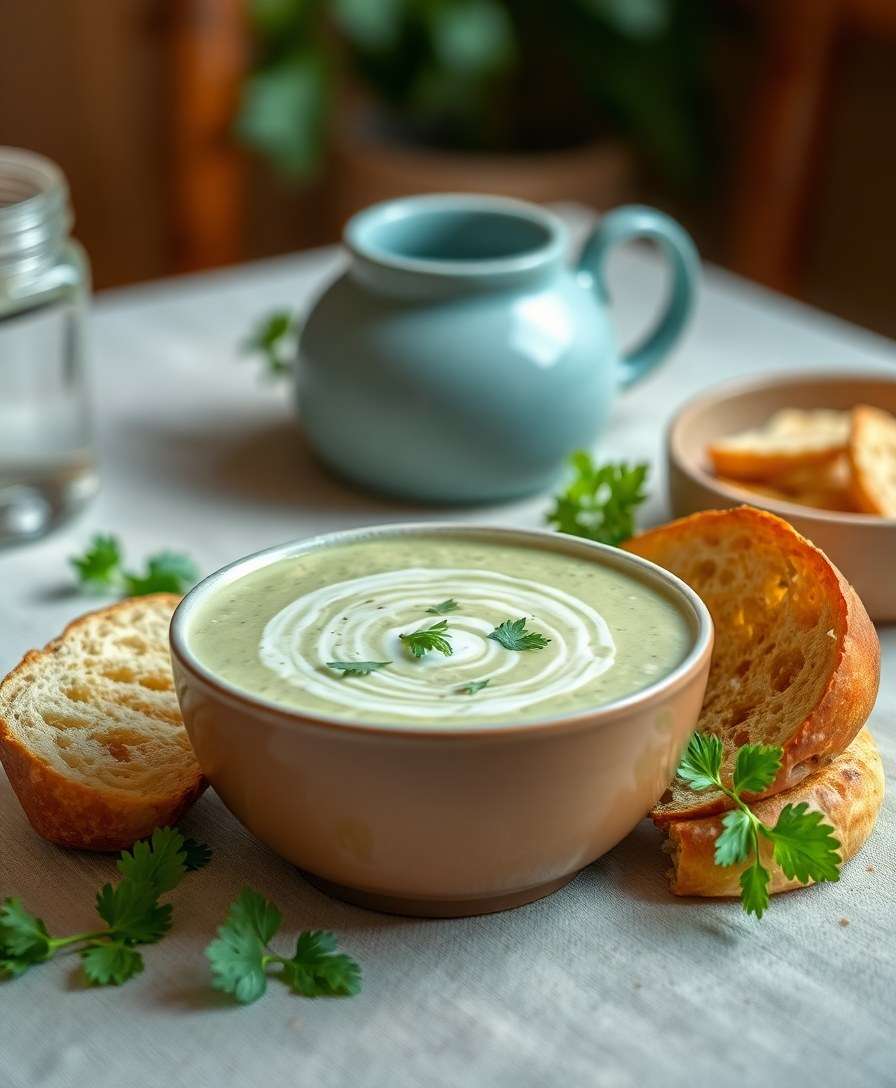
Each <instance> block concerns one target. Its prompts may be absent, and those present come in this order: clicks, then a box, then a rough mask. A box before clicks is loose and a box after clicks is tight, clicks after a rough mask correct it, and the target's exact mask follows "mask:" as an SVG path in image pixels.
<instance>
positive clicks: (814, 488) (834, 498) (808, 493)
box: [720, 454, 857, 513]
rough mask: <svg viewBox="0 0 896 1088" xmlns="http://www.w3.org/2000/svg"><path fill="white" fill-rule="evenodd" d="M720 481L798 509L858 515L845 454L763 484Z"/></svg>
mask: <svg viewBox="0 0 896 1088" xmlns="http://www.w3.org/2000/svg"><path fill="white" fill-rule="evenodd" d="M720 479H721V481H722V482H723V483H726V484H728V485H729V486H731V487H737V488H740V489H741V490H743V491H746V492H748V493H750V494H754V495H762V496H764V497H765V498H769V499H777V500H778V501H779V502H790V503H796V504H797V505H798V506H809V507H811V508H813V509H815V510H834V511H838V512H840V513H855V512H856V509H857V507H856V504H855V502H854V501H853V499H852V495H851V491H850V486H851V478H850V468H849V459H848V458H847V456H846V454H839V455H838V456H837V457H836V458H834V460H832V461H825V462H823V463H822V464H816V465H803V466H802V468H791V469H788V471H787V472H783V473H781V475H779V476H773V477H771V478H770V479H768V480H764V481H762V482H760V483H757V482H754V481H751V480H729V479H726V478H725V477H720Z"/></svg>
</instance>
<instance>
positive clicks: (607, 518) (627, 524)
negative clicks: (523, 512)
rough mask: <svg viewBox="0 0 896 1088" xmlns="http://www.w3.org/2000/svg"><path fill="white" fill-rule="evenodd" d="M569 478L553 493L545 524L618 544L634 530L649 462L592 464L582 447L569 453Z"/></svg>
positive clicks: (563, 531) (606, 542)
mask: <svg viewBox="0 0 896 1088" xmlns="http://www.w3.org/2000/svg"><path fill="white" fill-rule="evenodd" d="M570 464H571V465H572V468H573V470H574V472H575V476H574V478H573V480H572V482H571V483H570V484H569V485H568V486H567V487H566V489H565V490H564V491H562V492H561V493H560V494H559V495H557V496H556V497H555V500H554V508H553V510H551V511H550V513H549V514H548V516H547V520H548V524H550V525H552V526H553V527H554V528H555V529H556V530H558V532H561V533H571V534H572V535H573V536H581V537H585V538H586V539H588V540H596V541H598V542H599V543H601V544H620V543H621V542H622V541H623V540H627V539H628V538H629V537H630V536H631V535H632V534H633V533H634V531H635V510H636V509H637V508H638V507H639V506H640V505H641V503H643V502H644V500H645V499H646V498H647V492H646V491H645V490H644V486H645V483H646V481H647V473H648V470H649V466H648V465H647V464H644V463H642V464H637V465H629V464H628V463H627V462H626V461H619V462H618V463H613V462H606V463H604V464H602V465H598V464H595V462H594V461H593V459H592V458H591V456H590V455H589V454H588V453H586V452H585V450H577V451H576V452H575V453H574V454H573V455H572V456H571V457H570Z"/></svg>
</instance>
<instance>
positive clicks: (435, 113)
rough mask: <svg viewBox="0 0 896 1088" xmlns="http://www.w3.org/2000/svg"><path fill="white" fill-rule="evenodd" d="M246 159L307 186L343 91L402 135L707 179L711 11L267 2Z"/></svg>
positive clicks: (662, 0)
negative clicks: (609, 161) (616, 160)
mask: <svg viewBox="0 0 896 1088" xmlns="http://www.w3.org/2000/svg"><path fill="white" fill-rule="evenodd" d="M250 13H251V24H252V30H253V34H254V38H255V43H256V57H255V62H254V65H253V67H252V70H251V71H250V73H249V75H248V77H247V79H246V82H245V84H244V87H243V93H242V101H241V105H240V111H239V117H238V122H237V127H238V133H239V135H240V138H241V139H242V140H243V142H244V143H246V144H248V145H250V146H253V147H255V148H256V149H258V150H260V151H262V152H263V153H265V154H266V155H267V156H268V157H269V158H270V159H271V160H272V161H273V162H274V163H275V164H276V165H277V166H278V167H279V168H281V169H282V170H283V171H285V172H287V173H291V174H297V175H300V176H308V175H310V174H312V173H313V172H314V170H315V168H316V167H317V166H318V164H319V163H320V161H321V157H322V154H323V150H324V141H325V135H326V131H327V120H328V116H329V113H330V110H331V107H332V104H333V102H334V100H335V97H336V91H337V88H338V86H339V85H340V84H341V82H342V81H344V80H346V79H348V80H350V81H352V82H353V83H354V84H357V85H360V86H361V87H362V88H363V89H364V90H365V91H366V94H367V96H368V97H369V98H370V99H371V101H373V102H374V103H375V104H376V106H377V107H378V111H379V113H380V114H381V116H382V118H383V119H385V121H386V122H387V123H388V125H389V126H390V128H391V129H392V130H393V132H394V134H395V135H397V136H399V137H400V138H402V139H405V140H410V141H416V142H419V143H423V144H427V145H430V146H437V147H443V148H450V149H455V150H491V151H508V152H513V151H532V150H541V149H548V148H558V147H564V146H572V145H574V144H576V143H581V142H583V141H585V140H588V139H594V138H597V137H599V136H601V135H605V134H609V133H615V134H617V135H621V136H623V137H625V138H626V139H628V140H629V141H630V142H631V143H632V144H633V145H634V146H635V147H636V148H638V149H639V150H640V151H641V152H642V153H643V154H644V155H645V157H646V158H648V159H649V160H651V161H652V162H653V164H654V165H655V167H656V168H657V169H658V170H659V171H660V172H661V173H662V174H663V175H664V176H665V177H666V178H667V179H669V180H671V181H673V182H677V183H686V182H691V181H694V180H695V179H697V178H698V177H699V176H700V174H701V171H702V168H703V165H704V161H705V156H704V153H703V145H704V139H703V133H704V131H705V118H704V115H705V103H706V101H707V100H708V95H707V93H706V88H705V79H704V77H705V70H704V69H705V64H704V60H705V48H704V43H705V17H706V2H705V0H555V2H554V3H552V4H546V3H545V2H544V0H252V3H251V7H250Z"/></svg>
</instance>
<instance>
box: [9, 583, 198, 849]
mask: <svg viewBox="0 0 896 1088" xmlns="http://www.w3.org/2000/svg"><path fill="white" fill-rule="evenodd" d="M178 599H179V598H177V597H176V596H173V595H170V594H155V595H152V596H148V597H141V598H134V599H133V600H128V601H123V602H120V603H119V604H116V605H113V606H111V607H110V608H107V609H103V610H101V611H99V612H95V613H91V614H90V615H87V616H84V617H82V618H81V619H79V620H76V621H75V622H74V623H72V624H71V625H70V626H69V627H68V628H67V629H66V630H65V632H64V633H63V634H62V635H61V636H60V638H58V639H56V640H55V641H54V642H51V643H50V644H49V645H48V646H46V647H45V648H44V649H43V650H41V651H31V652H30V653H28V654H26V656H25V658H24V659H23V661H22V662H21V664H20V665H18V666H17V668H15V669H14V670H13V671H12V672H11V673H10V674H9V676H7V678H6V679H5V680H4V681H3V683H2V685H0V757H2V760H3V764H4V766H5V768H6V771H7V774H8V775H9V778H10V781H11V782H12V784H13V787H14V788H15V790H16V793H17V795H18V796H19V800H20V801H21V803H22V805H23V807H24V808H25V811H26V813H27V814H28V816H29V818H30V819H31V821H32V823H33V824H34V825H35V827H36V829H37V830H38V831H39V832H40V833H41V834H44V835H45V837H47V838H51V839H52V840H53V841H57V842H64V843H65V844H66V845H79V846H85V847H92V848H95V849H119V848H120V845H119V844H121V845H127V841H125V840H129V841H133V840H134V838H138V837H140V835H141V834H147V833H149V832H150V831H152V829H153V828H154V827H155V826H158V824H160V823H163V822H173V821H174V819H176V818H177V817H178V816H179V815H180V813H181V812H182V811H183V809H184V808H185V807H186V806H187V805H189V804H190V803H191V802H192V801H193V800H194V799H195V797H196V796H198V794H199V793H200V792H201V790H202V788H203V786H204V782H203V780H202V777H201V773H200V771H199V767H198V765H197V763H196V759H195V756H194V755H193V751H192V749H191V747H190V742H189V739H188V737H187V733H186V730H185V728H184V725H183V721H182V719H181V715H180V709H179V707H178V703H177V698H176V696H175V692H174V679H173V676H172V672H171V661H170V657H169V651H168V626H169V623H170V620H171V615H172V613H173V611H174V608H175V607H176V605H177V603H178ZM106 840H114V842H113V841H109V842H108V843H107V842H106Z"/></svg>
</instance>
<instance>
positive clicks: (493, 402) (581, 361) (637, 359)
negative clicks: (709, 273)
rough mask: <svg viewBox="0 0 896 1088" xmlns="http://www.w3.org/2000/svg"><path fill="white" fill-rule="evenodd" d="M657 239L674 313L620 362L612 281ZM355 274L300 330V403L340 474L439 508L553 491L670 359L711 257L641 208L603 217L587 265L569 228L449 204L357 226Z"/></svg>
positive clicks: (482, 200) (374, 215) (412, 204)
mask: <svg viewBox="0 0 896 1088" xmlns="http://www.w3.org/2000/svg"><path fill="white" fill-rule="evenodd" d="M635 237H644V238H649V239H652V240H654V241H655V242H657V243H658V245H659V246H660V248H661V250H662V251H663V253H664V254H665V256H666V258H667V259H668V261H669V263H670V266H671V270H672V287H671V292H670V295H669V299H668V301H667V304H666V308H665V311H664V313H663V315H662V316H661V317H660V319H659V321H658V323H657V326H656V328H655V329H654V330H653V331H652V332H651V333H650V334H649V335H648V336H647V338H646V340H645V341H644V343H643V344H642V345H640V346H639V347H637V348H636V349H635V350H634V351H633V352H631V353H630V354H628V355H625V356H620V354H619V351H618V349H617V347H616V343H615V340H614V336H613V331H612V327H611V323H610V318H609V314H608V307H607V294H606V290H605V287H604V279H603V277H604V264H605V260H606V257H607V254H608V252H609V250H610V249H611V248H612V247H613V246H614V245H616V244H617V243H622V242H624V241H626V240H628V239H631V238H635ZM344 241H345V245H346V248H347V250H348V254H349V265H348V268H347V270H346V271H345V273H344V274H343V275H342V276H340V277H339V278H338V279H337V280H336V281H335V282H334V283H333V284H331V286H330V287H329V288H328V289H327V290H326V291H325V292H324V294H323V295H322V296H321V298H320V299H319V300H318V302H317V304H316V305H315V306H314V308H313V309H312V311H311V313H310V315H309V317H308V319H307V322H306V323H305V326H304V328H303V331H302V335H301V339H300V345H299V367H298V369H297V398H298V409H299V413H300V416H301V420H302V424H303V426H304V429H305V431H306V434H307V436H308V439H309V441H310V443H311V445H312V446H313V448H314V449H315V451H316V452H317V454H318V455H319V456H320V457H321V459H322V460H323V461H324V462H325V463H327V464H328V465H329V466H331V467H332V468H333V469H335V470H336V471H337V472H339V473H340V474H342V475H344V476H346V477H348V478H350V479H352V480H354V481H356V482H358V483H360V484H362V485H364V486H367V487H369V488H373V489H375V490H380V491H385V492H391V493H394V494H397V495H402V496H406V497H408V498H414V499H422V500H424V501H437V502H469V501H483V500H493V499H503V498H510V497H512V496H516V495H522V494H525V493H527V492H532V491H536V490H539V489H540V488H543V487H545V486H547V485H548V484H550V482H551V481H552V480H553V479H554V478H555V477H556V475H557V474H558V472H559V471H560V469H561V468H562V465H563V462H564V459H565V458H566V457H567V455H568V454H569V453H570V452H571V451H572V450H574V449H577V448H579V447H590V446H591V445H593V443H594V442H595V440H596V439H597V437H598V435H599V434H600V432H601V428H602V427H603V425H604V423H605V422H606V420H607V418H608V416H609V414H610V411H611V409H612V405H613V400H614V397H615V394H616V391H617V389H618V388H619V387H620V386H625V385H628V384H630V383H631V382H633V381H635V380H637V379H638V378H639V377H641V376H642V375H643V374H645V373H646V372H647V371H648V370H650V368H651V367H653V366H655V365H656V364H657V363H659V362H660V361H661V360H662V359H663V358H664V357H665V355H666V354H667V353H668V351H669V350H670V348H671V347H672V345H673V344H674V343H675V341H676V340H677V338H678V336H679V335H680V333H681V331H682V329H683V328H684V326H685V324H686V322H687V319H688V316H689V314H690V311H691V308H692V304H693V300H694V291H695V284H696V278H697V268H698V260H697V254H696V251H695V249H694V246H693V243H692V242H691V240H690V238H689V237H688V235H687V234H686V233H685V232H684V231H683V230H682V229H681V227H680V226H678V224H677V223H675V221H674V220H672V219H670V218H669V217H668V216H665V215H663V214H662V213H661V212H658V211H654V210H653V209H651V208H645V207H626V208H619V209H617V210H616V211H613V212H610V213H609V214H608V215H606V216H605V217H604V218H603V219H602V220H601V222H600V223H599V224H598V226H597V227H596V228H595V229H594V231H593V232H592V234H591V236H590V238H589V239H588V241H587V242H586V244H585V247H584V249H583V251H582V255H581V258H580V260H579V261H578V263H577V264H576V265H575V266H574V267H569V266H568V265H567V263H566V251H567V246H568V240H567V237H566V230H565V227H564V226H563V224H562V223H561V221H560V220H559V219H557V218H556V217H555V216H553V215H552V214H550V213H549V212H547V211H545V210H544V209H542V208H539V207H537V206H535V205H530V204H526V203H524V202H522V201H515V200H509V199H505V198H500V197H486V196H469V195H435V196H421V197H409V198H406V199H403V200H397V201H391V202H388V203H385V204H380V205H375V206H373V207H372V208H368V209H367V210H366V211H364V212H361V213H360V214H358V215H356V216H355V217H354V218H352V219H351V220H350V221H349V223H348V225H347V227H346V230H345V236H344Z"/></svg>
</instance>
